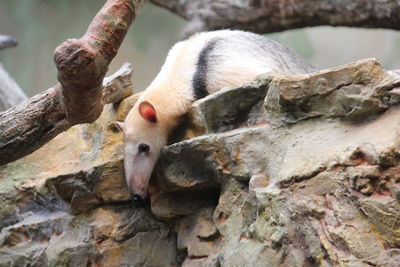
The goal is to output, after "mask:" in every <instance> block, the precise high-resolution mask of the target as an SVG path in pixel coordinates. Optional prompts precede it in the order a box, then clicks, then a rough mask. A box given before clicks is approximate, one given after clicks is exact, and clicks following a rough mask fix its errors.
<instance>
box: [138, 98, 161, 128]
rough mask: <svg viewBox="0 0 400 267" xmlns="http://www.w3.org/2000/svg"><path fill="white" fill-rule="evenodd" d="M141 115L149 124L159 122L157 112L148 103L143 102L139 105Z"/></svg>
mask: <svg viewBox="0 0 400 267" xmlns="http://www.w3.org/2000/svg"><path fill="white" fill-rule="evenodd" d="M139 114H140V116H142V117H143V119H145V120H147V121H149V122H152V123H156V122H157V112H156V110H155V109H154V107H153V105H152V104H150V103H149V102H147V101H143V102H142V103H140V104H139Z"/></svg>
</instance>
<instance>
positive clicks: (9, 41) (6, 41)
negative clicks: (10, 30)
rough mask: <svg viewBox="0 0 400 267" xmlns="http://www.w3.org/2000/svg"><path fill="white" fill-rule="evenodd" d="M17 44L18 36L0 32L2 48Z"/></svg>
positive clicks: (0, 47) (0, 46)
mask: <svg viewBox="0 0 400 267" xmlns="http://www.w3.org/2000/svg"><path fill="white" fill-rule="evenodd" d="M16 45H17V38H15V37H13V36H9V35H1V34H0V50H1V49H5V48H8V47H12V46H16Z"/></svg>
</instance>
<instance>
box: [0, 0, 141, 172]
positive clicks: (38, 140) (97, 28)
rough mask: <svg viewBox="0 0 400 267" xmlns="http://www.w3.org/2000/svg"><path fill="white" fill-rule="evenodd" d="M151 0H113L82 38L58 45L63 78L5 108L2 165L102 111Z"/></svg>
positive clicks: (0, 124) (0, 128)
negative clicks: (117, 59)
mask: <svg viewBox="0 0 400 267" xmlns="http://www.w3.org/2000/svg"><path fill="white" fill-rule="evenodd" d="M145 2H146V0H108V1H107V3H106V4H105V5H104V7H103V8H102V9H101V10H100V12H99V13H98V14H97V15H96V17H95V18H94V19H93V21H92V23H91V24H90V25H89V27H88V30H87V32H86V33H85V35H84V36H83V37H82V38H81V39H78V40H77V39H72V40H67V41H65V42H64V43H63V44H61V45H60V46H59V47H58V48H57V49H56V51H55V62H56V66H57V69H58V79H59V81H60V84H61V85H60V84H57V85H56V86H54V87H53V88H50V89H49V90H47V91H45V92H44V93H42V94H39V95H37V96H35V97H33V98H31V99H29V100H28V101H26V102H24V103H22V104H20V105H18V106H16V107H13V108H11V109H9V110H6V111H5V112H3V113H0V165H3V164H6V163H9V162H12V161H14V160H17V159H18V158H21V157H23V156H26V155H28V154H30V153H32V152H33V151H35V150H36V149H38V148H39V147H41V146H42V145H44V144H46V143H47V142H48V141H49V140H51V139H52V138H54V137H55V136H56V135H58V134H59V133H61V132H63V131H65V130H67V129H68V128H69V127H71V126H73V125H75V124H78V123H85V122H93V121H94V120H96V119H97V118H98V117H99V116H100V113H101V111H102V108H103V103H102V101H101V96H102V81H103V78H104V75H105V73H106V72H107V69H108V64H109V63H110V62H111V60H112V59H113V58H114V56H115V55H116V53H117V51H118V48H119V46H120V45H121V42H122V41H123V39H124V37H125V34H126V32H127V31H128V28H129V26H130V24H131V23H132V21H133V20H134V18H135V17H136V15H137V14H138V12H139V11H140V9H141V8H142V6H143V4H144V3H145Z"/></svg>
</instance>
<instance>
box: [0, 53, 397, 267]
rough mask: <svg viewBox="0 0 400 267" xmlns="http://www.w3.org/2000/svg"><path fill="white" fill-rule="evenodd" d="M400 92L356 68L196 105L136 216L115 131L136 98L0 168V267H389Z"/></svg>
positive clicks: (265, 83)
mask: <svg viewBox="0 0 400 267" xmlns="http://www.w3.org/2000/svg"><path fill="white" fill-rule="evenodd" d="M399 84H400V75H399V74H398V72H397V71H385V70H383V69H382V68H381V66H380V64H379V63H378V62H377V61H376V60H362V61H359V62H356V63H351V64H348V65H344V66H341V67H337V68H333V69H330V70H323V71H320V72H317V73H312V74H308V75H293V76H281V75H278V74H274V73H268V74H265V75H262V76H260V77H258V78H257V79H256V80H255V81H254V82H252V83H248V84H245V85H242V86H238V87H236V88H227V89H223V90H221V91H220V92H218V93H216V94H213V95H210V96H208V97H206V98H204V99H202V100H199V101H198V102H196V103H194V104H193V106H192V108H191V110H190V112H189V113H188V116H187V117H186V121H184V122H183V123H182V124H181V125H180V127H179V129H178V130H177V132H176V133H175V135H174V136H173V138H172V139H171V140H173V139H175V141H176V142H173V143H171V144H170V145H168V146H166V147H165V148H164V149H163V151H162V155H161V158H160V160H159V162H158V163H157V166H156V168H155V171H154V173H153V177H152V180H151V184H150V188H149V195H150V201H149V202H150V203H148V204H149V205H147V206H145V207H143V208H137V207H134V206H133V205H132V203H131V202H130V200H129V194H128V192H127V189H126V186H125V181H124V177H123V164H122V145H121V138H122V135H121V133H119V132H118V131H116V130H115V128H114V127H113V123H114V121H115V120H116V119H117V120H123V119H124V117H125V116H126V114H127V112H128V110H129V108H130V107H132V105H133V104H134V103H135V101H137V98H138V96H137V95H134V96H130V97H127V98H125V99H123V100H122V101H121V102H120V103H119V104H112V105H107V106H106V107H105V109H104V112H103V114H102V116H101V118H100V119H99V120H98V121H96V122H95V123H94V124H91V125H80V126H75V127H73V128H71V129H70V130H69V131H68V132H65V133H63V134H62V135H60V136H59V137H57V138H55V139H54V140H52V141H51V142H49V143H48V144H47V145H46V146H44V147H43V148H41V149H40V150H38V151H36V152H35V153H33V154H32V155H30V156H28V157H26V158H23V159H21V160H19V161H17V162H14V163H11V164H8V165H7V166H4V167H1V168H0V201H1V203H2V206H1V207H0V229H1V232H0V265H1V266H28V265H29V266H31V265H33V266H207V267H209V266H215V267H217V266H233V267H235V266H265V265H270V266H371V265H372V266H393V267H395V266H396V267H397V266H398V263H399V262H400V235H399V232H400V230H399V227H400V224H399V221H400V218H399V214H400V177H399V173H400V156H399V155H400V145H399V144H400V143H399V142H398V140H399V133H400V131H399V129H400V119H399V118H400V109H399V107H398V105H399V100H400V98H399V94H400V93H399V92H400V89H399V88H398V85H399ZM60 163H62V164H60Z"/></svg>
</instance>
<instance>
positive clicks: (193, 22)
mask: <svg viewBox="0 0 400 267" xmlns="http://www.w3.org/2000/svg"><path fill="white" fill-rule="evenodd" d="M151 1H152V2H153V3H154V4H156V5H159V6H161V7H164V8H167V9H169V10H170V11H172V12H174V13H176V14H178V15H180V16H182V17H183V18H185V19H186V20H188V21H189V24H188V26H187V27H186V29H185V32H186V34H191V33H194V32H198V31H204V30H215V29H222V28H232V29H243V30H249V31H253V32H259V33H266V32H277V31H283V30H288V29H294V28H301V27H308V26H318V25H331V26H352V27H366V28H387V29H395V30H399V29H400V2H399V1H398V0H381V1H374V0H351V1H350V0H341V1H332V0H280V1H276V0H247V1H226V0H195V1H192V0H151Z"/></svg>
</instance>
